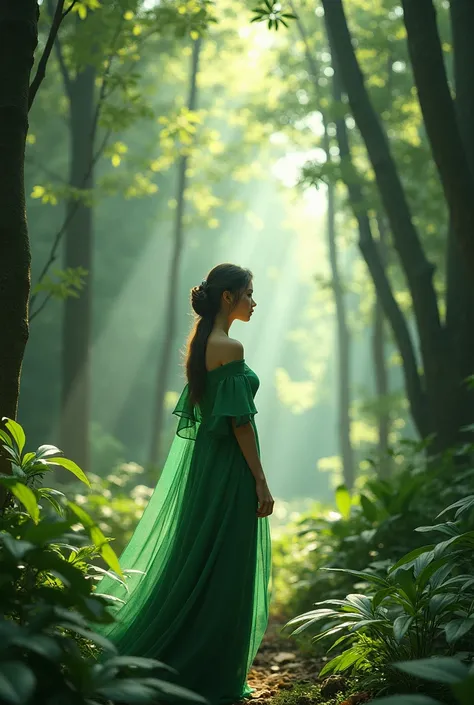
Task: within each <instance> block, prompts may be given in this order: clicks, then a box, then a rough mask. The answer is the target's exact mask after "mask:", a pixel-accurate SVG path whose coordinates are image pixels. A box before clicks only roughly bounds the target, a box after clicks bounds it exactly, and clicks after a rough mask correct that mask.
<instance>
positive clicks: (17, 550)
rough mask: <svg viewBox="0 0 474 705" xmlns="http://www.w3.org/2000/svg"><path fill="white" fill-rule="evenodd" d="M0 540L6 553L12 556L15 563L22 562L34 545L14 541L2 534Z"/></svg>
mask: <svg viewBox="0 0 474 705" xmlns="http://www.w3.org/2000/svg"><path fill="white" fill-rule="evenodd" d="M0 539H1V541H2V543H3V545H4V546H5V548H6V550H7V551H8V553H9V554H10V555H11V556H13V558H14V559H15V560H16V561H21V560H23V558H24V556H25V554H26V553H28V552H29V551H32V550H33V549H34V548H35V545H34V544H33V543H31V542H30V541H21V540H19V539H15V538H13V536H10V534H7V533H5V534H2V535H1V537H0Z"/></svg>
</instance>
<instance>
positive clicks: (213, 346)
mask: <svg viewBox="0 0 474 705" xmlns="http://www.w3.org/2000/svg"><path fill="white" fill-rule="evenodd" d="M207 358H208V363H209V366H210V367H217V366H219V365H225V364H226V363H227V362H233V361H234V360H243V359H244V346H243V345H242V343H241V342H240V340H236V339H235V338H229V337H228V336H227V335H215V336H213V335H210V336H209V340H208V343H207Z"/></svg>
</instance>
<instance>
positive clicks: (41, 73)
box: [28, 0, 74, 110]
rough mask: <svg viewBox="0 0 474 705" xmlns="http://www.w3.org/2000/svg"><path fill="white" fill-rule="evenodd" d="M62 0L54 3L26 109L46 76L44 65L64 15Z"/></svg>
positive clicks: (29, 106) (29, 107) (29, 108)
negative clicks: (53, 10) (46, 37)
mask: <svg viewBox="0 0 474 705" xmlns="http://www.w3.org/2000/svg"><path fill="white" fill-rule="evenodd" d="M64 2H65V0H58V4H57V5H56V10H55V12H54V17H53V22H52V24H51V29H50V30H49V35H48V39H47V41H46V46H45V48H44V51H43V54H42V56H41V59H40V60H39V63H38V69H37V71H36V75H35V77H34V79H33V82H32V83H31V85H30V88H29V92H28V110H31V106H32V105H33V102H34V99H35V97H36V94H37V93H38V88H39V87H40V85H41V83H42V82H43V80H44V77H45V76H46V65H47V63H48V59H49V57H50V55H51V51H52V49H53V46H54V42H55V39H56V37H57V34H58V31H59V27H60V25H61V22H62V21H63V19H64V17H65V15H64V14H63V8H64ZM73 4H74V3H73ZM66 14H67V13H66Z"/></svg>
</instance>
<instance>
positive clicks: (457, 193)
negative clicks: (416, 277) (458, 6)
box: [402, 0, 474, 273]
mask: <svg viewBox="0 0 474 705" xmlns="http://www.w3.org/2000/svg"><path fill="white" fill-rule="evenodd" d="M402 5H403V11H404V20H405V27H406V30H407V35H408V49H409V52H410V59H411V64H412V67H413V73H414V76H415V82H416V87H417V90H418V99H419V101H420V106H421V111H422V113H423V119H424V123H425V127H426V132H427V135H428V139H429V141H430V144H431V150H432V152H433V157H434V160H435V162H436V166H437V168H438V173H439V175H440V178H441V183H442V185H443V190H444V193H445V196H446V200H447V202H448V206H449V210H450V213H451V222H452V227H453V228H454V232H455V234H456V237H457V239H458V242H459V245H460V248H461V251H462V253H463V255H464V257H465V258H466V259H467V260H468V261H469V263H470V270H471V273H473V272H474V181H473V179H472V176H471V171H470V168H469V164H468V161H467V158H466V153H465V147H464V145H463V141H462V138H461V134H460V132H459V127H458V122H457V119H456V111H455V108H454V102H453V99H452V98H451V93H450V90H449V85H448V78H447V75H446V68H445V65H444V60H443V52H442V49H441V42H440V39H439V34H438V27H437V24H436V11H435V8H434V6H433V1H432V0H402ZM471 41H472V37H471ZM471 129H472V125H471Z"/></svg>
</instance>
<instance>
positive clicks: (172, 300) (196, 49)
mask: <svg viewBox="0 0 474 705" xmlns="http://www.w3.org/2000/svg"><path fill="white" fill-rule="evenodd" d="M201 41H202V40H201V38H198V39H196V40H195V41H194V43H193V51H192V56H191V72H190V85H189V96H188V103H187V106H188V109H189V110H195V109H196V101H197V75H198V71H199V54H200V51H201ZM187 166H188V158H187V156H182V157H181V158H180V160H179V166H178V196H177V202H178V204H177V208H176V220H175V230H174V242H173V255H172V260H171V267H170V271H169V278H168V296H167V304H166V307H165V316H166V319H165V335H164V342H163V348H162V350H161V356H160V359H159V363H158V372H157V378H156V389H155V394H154V397H153V402H154V407H153V414H152V427H151V442H150V455H149V462H150V465H152V466H154V467H156V466H157V465H158V463H159V461H160V441H161V431H162V426H163V414H164V400H165V394H166V384H167V382H168V373H169V368H170V364H171V354H172V350H173V343H174V338H175V330H176V318H177V314H178V311H177V303H178V277H179V268H180V262H181V255H182V251H183V242H184V228H183V216H184V206H185V202H184V192H185V189H186V182H187V178H186V169H187Z"/></svg>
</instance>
